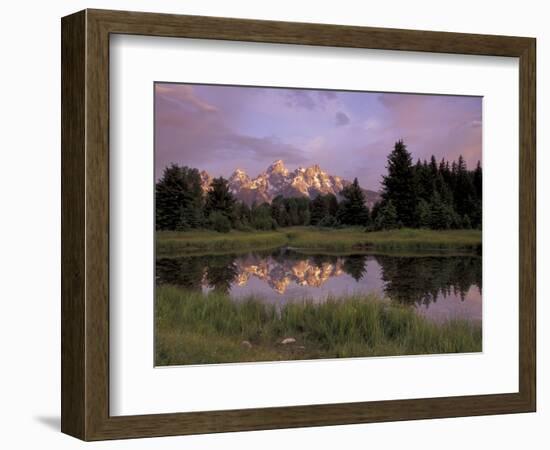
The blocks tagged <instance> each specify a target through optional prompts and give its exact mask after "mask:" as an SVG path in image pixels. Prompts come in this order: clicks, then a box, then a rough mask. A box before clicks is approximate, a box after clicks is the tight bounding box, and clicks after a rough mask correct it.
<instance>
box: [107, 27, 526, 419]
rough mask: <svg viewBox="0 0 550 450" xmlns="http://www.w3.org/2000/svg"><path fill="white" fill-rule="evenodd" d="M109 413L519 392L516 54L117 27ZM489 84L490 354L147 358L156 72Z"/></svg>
mask: <svg viewBox="0 0 550 450" xmlns="http://www.w3.org/2000/svg"><path fill="white" fill-rule="evenodd" d="M110 54H111V74H110V77H111V78H110V101H111V105H110V121H111V122H110V129H111V135H110V195H111V197H110V208H111V209H110V283H111V284H110V300H109V301H110V326H111V329H110V413H111V414H112V415H130V414H150V413H168V412H179V411H199V410H220V409H235V408H252V407H269V406H285V405H301V404H319V403H339V402H356V401H368V400H386V399H402V398H420V397H438V396H449V395H451V396H456V395H471V394H490V393H503V392H517V390H518V306H519V302H518V286H519V283H518V260H519V256H518V255H519V242H518V208H517V205H518V191H519V188H518V186H519V155H518V136H519V135H518V130H519V117H518V99H519V93H518V85H519V79H518V61H517V59H515V58H497V57H477V56H462V55H433V54H420V53H410V52H391V51H376V50H355V49H334V48H321V47H302V46H294V45H292V46H288V45H274V44H253V43H237V42H223V41H208V40H187V39H171V38H152V37H140V36H120V35H115V36H112V37H111V45H110ZM155 80H162V81H175V82H196V83H220V84H222V83H223V84H240V85H262V86H294V87H295V86H301V87H314V88H333V89H338V88H340V89H342V88H345V89H356V90H369V91H390V92H391V91H399V92H416V93H422V92H424V93H446V94H468V95H482V96H483V97H484V99H483V169H484V211H483V214H484V216H483V219H484V230H483V350H484V351H483V353H480V354H469V355H437V356H417V357H393V358H357V359H342V360H320V361H300V362H286V363H249V364H227V365H210V366H189V367H179V368H162V369H159V368H156V369H155V368H153V358H152V355H153V282H154V279H153V271H154V258H153V255H154V253H153V245H154V241H153V236H154V223H153V220H154V214H153V194H154V190H153V82H154V81H155Z"/></svg>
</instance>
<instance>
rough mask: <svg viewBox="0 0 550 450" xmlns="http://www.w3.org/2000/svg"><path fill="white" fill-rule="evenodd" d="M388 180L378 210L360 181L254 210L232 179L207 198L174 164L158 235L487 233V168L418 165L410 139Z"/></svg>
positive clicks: (395, 154)
mask: <svg viewBox="0 0 550 450" xmlns="http://www.w3.org/2000/svg"><path fill="white" fill-rule="evenodd" d="M387 170H388V172H387V174H386V175H385V176H384V177H383V180H382V200H381V201H380V202H378V203H376V204H375V205H374V207H373V208H372V211H371V210H369V208H368V207H367V206H366V203H365V201H366V198H365V193H364V191H363V189H362V188H361V186H360V185H359V182H358V180H357V178H355V179H354V180H353V183H350V184H349V185H347V186H345V187H344V189H343V190H342V191H341V192H340V193H339V196H338V197H339V198H337V197H336V196H335V195H333V194H325V195H323V194H319V195H318V196H317V197H315V198H314V199H309V198H307V197H290V198H285V197H283V196H277V197H275V198H274V199H273V200H272V202H271V204H270V203H261V204H256V203H254V204H252V205H251V206H249V205H247V204H246V203H244V202H241V201H238V200H237V199H236V198H235V196H234V195H233V194H232V193H231V191H230V189H229V183H228V180H226V179H225V178H223V177H219V178H214V179H213V180H212V183H211V186H210V189H209V190H208V191H207V192H206V193H204V192H203V189H202V185H201V177H200V173H199V171H198V169H195V168H189V167H180V166H178V165H175V164H172V165H171V166H169V167H167V168H166V169H165V170H164V173H163V175H162V177H161V179H160V180H159V181H158V182H157V183H156V190H155V199H156V205H155V206H156V208H155V211H156V228H157V229H158V230H179V231H185V230H190V229H201V228H206V229H213V230H216V231H220V232H228V231H230V230H231V229H237V230H272V229H276V228H278V227H288V226H299V225H314V226H320V227H345V226H363V227H366V228H367V229H368V230H382V229H392V228H400V227H412V228H432V229H449V228H480V227H481V201H482V169H481V165H480V164H479V163H478V164H477V167H476V168H475V169H474V170H468V169H467V167H466V163H465V162H464V158H463V157H462V156H460V157H459V158H458V161H457V162H455V161H453V162H449V161H445V160H444V159H442V160H441V161H440V162H439V163H438V162H437V161H436V159H435V157H434V156H432V157H431V159H430V161H429V162H428V161H426V160H424V161H420V160H418V161H417V162H416V164H413V163H412V157H411V154H410V153H409V152H408V150H407V148H406V146H405V144H404V143H403V141H398V142H396V144H395V146H394V149H393V151H392V152H391V153H390V154H389V155H388V164H387Z"/></svg>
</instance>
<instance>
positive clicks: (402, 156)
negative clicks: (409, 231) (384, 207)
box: [382, 140, 416, 226]
mask: <svg viewBox="0 0 550 450" xmlns="http://www.w3.org/2000/svg"><path fill="white" fill-rule="evenodd" d="M387 169H388V175H386V176H384V178H383V180H382V185H383V193H382V197H383V199H384V200H385V201H386V202H387V201H390V200H391V201H392V203H393V206H394V207H395V209H396V211H397V220H398V222H401V223H402V224H403V225H404V226H414V225H415V209H416V189H415V179H414V171H413V166H412V159H411V154H410V153H409V152H408V150H407V147H406V146H405V144H404V143H403V141H402V140H400V141H397V142H396V143H395V147H394V149H393V151H392V152H391V153H390V154H389V155H388V165H387Z"/></svg>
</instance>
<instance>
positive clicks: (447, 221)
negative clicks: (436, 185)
mask: <svg viewBox="0 0 550 450" xmlns="http://www.w3.org/2000/svg"><path fill="white" fill-rule="evenodd" d="M430 209H431V212H430V227H431V228H433V229H435V230H446V229H448V228H450V227H451V224H452V223H453V211H452V210H451V208H449V206H448V205H447V204H446V203H444V202H443V201H442V200H441V196H440V195H439V193H437V192H436V193H435V194H434V197H433V199H432V202H431V208H430Z"/></svg>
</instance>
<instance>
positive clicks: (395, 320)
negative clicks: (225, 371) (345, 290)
mask: <svg viewBox="0 0 550 450" xmlns="http://www.w3.org/2000/svg"><path fill="white" fill-rule="evenodd" d="M155 312H156V315H155V320H156V327H155V328H156V336H155V338H156V341H155V342H156V344H155V345H156V347H155V363H156V365H161V366H162V365H180V364H208V363H227V362H246V361H280V360H294V359H317V358H345V357H364V356H390V355H411V354H434V353H457V352H460V353H462V352H479V351H481V326H480V325H477V324H471V323H469V322H466V321H451V322H448V323H444V324H435V323H432V322H430V321H428V320H427V319H425V318H423V317H420V316H418V315H417V314H416V313H415V312H414V311H413V310H411V309H409V308H405V307H400V306H395V305H392V304H390V303H389V302H388V301H385V300H381V299H379V298H376V297H374V296H360V295H356V296H349V297H346V298H338V299H336V298H334V299H329V300H327V301H326V302H324V303H320V304H315V303H313V302H308V301H303V302H295V303H287V304H286V305H284V306H282V307H280V308H279V309H277V308H276V307H275V306H274V305H271V304H268V303H265V302H262V301H261V299H259V298H254V297H250V298H248V299H246V300H244V301H240V302H236V301H232V300H231V299H230V297H229V296H227V295H225V294H221V293H210V294H208V295H203V294H201V293H200V292H190V291H185V290H182V289H179V288H176V287H172V286H159V287H157V292H156V306H155ZM287 338H292V339H294V340H295V342H292V343H288V344H282V341H283V340H284V339H287Z"/></svg>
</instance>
